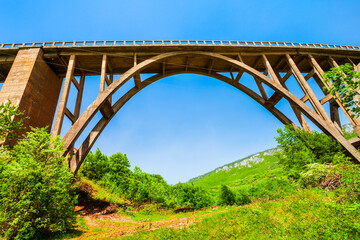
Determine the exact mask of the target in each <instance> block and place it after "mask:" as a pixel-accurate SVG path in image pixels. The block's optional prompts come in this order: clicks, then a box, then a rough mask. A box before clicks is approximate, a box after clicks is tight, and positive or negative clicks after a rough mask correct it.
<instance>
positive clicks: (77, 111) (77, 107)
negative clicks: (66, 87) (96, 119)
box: [74, 74, 85, 119]
mask: <svg viewBox="0 0 360 240" xmlns="http://www.w3.org/2000/svg"><path fill="white" fill-rule="evenodd" d="M84 84H85V74H82V75H81V77H80V84H79V89H78V93H77V96H76V103H75V109H74V117H75V119H78V118H79V115H80V108H81V102H82V96H83V92H84Z"/></svg>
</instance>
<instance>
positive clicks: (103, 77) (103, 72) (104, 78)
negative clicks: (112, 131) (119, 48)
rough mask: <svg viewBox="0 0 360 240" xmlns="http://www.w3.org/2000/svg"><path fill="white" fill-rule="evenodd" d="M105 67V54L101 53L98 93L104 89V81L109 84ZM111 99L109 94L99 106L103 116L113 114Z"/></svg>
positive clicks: (108, 116) (107, 116)
mask: <svg viewBox="0 0 360 240" xmlns="http://www.w3.org/2000/svg"><path fill="white" fill-rule="evenodd" d="M106 68H107V56H106V55H103V58H102V62H101V76H100V90H99V94H100V93H102V92H103V91H104V90H105V83H107V84H108V85H109V79H108V77H107V74H106ZM111 99H112V97H111V96H110V97H109V99H108V100H107V101H106V102H105V103H104V104H103V106H102V107H101V108H100V112H101V114H102V115H103V116H104V117H105V118H110V116H111V115H112V114H113V110H112V108H111Z"/></svg>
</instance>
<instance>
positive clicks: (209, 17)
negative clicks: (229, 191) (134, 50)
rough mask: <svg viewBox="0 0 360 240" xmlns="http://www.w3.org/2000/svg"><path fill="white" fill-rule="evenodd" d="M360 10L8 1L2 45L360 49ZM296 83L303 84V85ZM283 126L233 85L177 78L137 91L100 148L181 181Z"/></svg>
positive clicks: (1, 19)
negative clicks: (233, 44)
mask: <svg viewBox="0 0 360 240" xmlns="http://www.w3.org/2000/svg"><path fill="white" fill-rule="evenodd" d="M359 9H360V1H358V0H357V1H355V0H354V1H346V0H344V1H331V0H327V1H325V0H317V1H314V0H312V1H308V0H302V1H265V0H264V1H240V0H236V1H226V0H224V1H211V0H210V1H209V0H207V1H202V0H198V1H194V0H193V1H189V0H182V1H158V0H152V1H139V0H138V1H109V0H102V1H75V0H73V1H49V0H48V1H36V0H35V1H16V0H11V1H4V0H0V32H1V35H0V42H1V43H13V42H35V41H67V40H69V41H73V40H138V39H139V40H145V39H150V40H157V39H160V40H161V39H166V40H169V39H173V40H175V39H186V40H187V39H189V40H194V39H195V40H249V41H288V42H310V43H329V44H344V45H356V46H359V45H360V31H359V29H360V24H359V23H360V14H359ZM98 84H99V79H98V78H89V79H87V85H86V91H87V94H86V98H85V99H84V105H87V104H89V103H90V102H91V100H92V99H94V98H95V97H96V94H97V92H98ZM250 85H251V83H250ZM290 88H293V89H295V92H296V91H297V90H296V88H297V86H296V84H293V85H292V84H290ZM283 106H284V111H287V110H286V109H285V107H286V104H283ZM84 107H85V106H84ZM280 107H281V104H280ZM83 110H84V108H83ZM279 127H282V125H281V123H280V122H279V121H278V120H277V119H276V118H275V117H273V116H272V115H271V114H270V113H268V112H267V111H266V110H264V109H263V108H262V107H261V106H260V105H258V104H257V103H256V102H254V101H253V100H252V99H250V98H249V97H247V96H246V95H245V94H243V93H241V92H239V91H238V90H236V89H234V88H232V87H231V86H228V85H226V84H224V83H221V82H219V81H217V80H213V79H210V78H206V77H199V76H195V75H179V76H175V77H171V78H167V79H164V80H161V81H159V82H157V83H155V84H153V85H151V86H149V87H148V88H146V89H145V90H143V91H141V92H140V93H139V94H138V95H136V96H135V97H134V98H133V99H132V100H131V101H130V102H128V103H127V104H126V105H125V106H124V107H123V109H122V110H121V111H120V112H119V113H118V114H117V115H116V117H115V118H114V119H113V120H112V122H111V123H110V124H109V125H108V126H107V128H106V129H105V130H104V132H103V134H102V135H101V136H100V138H99V139H98V141H97V143H96V144H95V148H96V147H99V148H100V149H101V150H102V151H103V152H104V153H106V154H108V155H110V154H112V153H115V152H118V151H120V152H123V153H126V154H127V156H128V158H129V160H130V163H131V165H132V166H139V167H140V168H142V169H143V170H144V171H146V172H150V173H158V174H161V175H162V176H163V177H164V178H165V180H167V181H168V182H169V183H172V184H173V183H177V182H179V181H187V180H188V179H190V178H192V177H195V176H198V175H200V174H203V173H205V172H208V171H211V170H213V169H214V168H216V167H218V166H220V165H223V164H226V163H229V162H232V161H235V160H237V159H239V158H242V157H244V156H247V155H249V154H252V153H255V152H258V151H262V150H265V149H267V148H271V147H274V146H276V142H275V140H274V136H276V129H277V128H279ZM67 128H68V126H65V128H64V129H65V130H66V129H67Z"/></svg>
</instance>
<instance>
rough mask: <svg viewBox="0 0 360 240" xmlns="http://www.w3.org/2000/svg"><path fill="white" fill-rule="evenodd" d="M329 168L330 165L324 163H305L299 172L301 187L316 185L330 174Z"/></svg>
mask: <svg viewBox="0 0 360 240" xmlns="http://www.w3.org/2000/svg"><path fill="white" fill-rule="evenodd" d="M331 169H332V168H331V166H329V165H326V164H320V163H311V164H307V165H306V166H305V170H304V171H303V172H301V173H300V179H299V183H300V185H301V186H302V187H317V186H319V184H320V183H321V182H322V181H323V180H324V179H325V178H326V176H327V175H328V174H330V172H331Z"/></svg>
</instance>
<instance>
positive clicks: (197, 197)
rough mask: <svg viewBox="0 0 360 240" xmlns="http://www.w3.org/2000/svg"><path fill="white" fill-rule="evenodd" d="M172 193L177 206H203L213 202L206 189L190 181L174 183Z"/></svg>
mask: <svg viewBox="0 0 360 240" xmlns="http://www.w3.org/2000/svg"><path fill="white" fill-rule="evenodd" d="M172 195H173V198H174V201H175V205H176V206H177V207H194V208H203V207H207V206H210V205H211V204H212V203H213V198H212V196H211V195H210V193H209V192H208V191H206V190H204V189H203V188H201V187H198V186H194V185H193V184H190V183H178V184H176V185H175V186H174V187H173V190H172Z"/></svg>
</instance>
